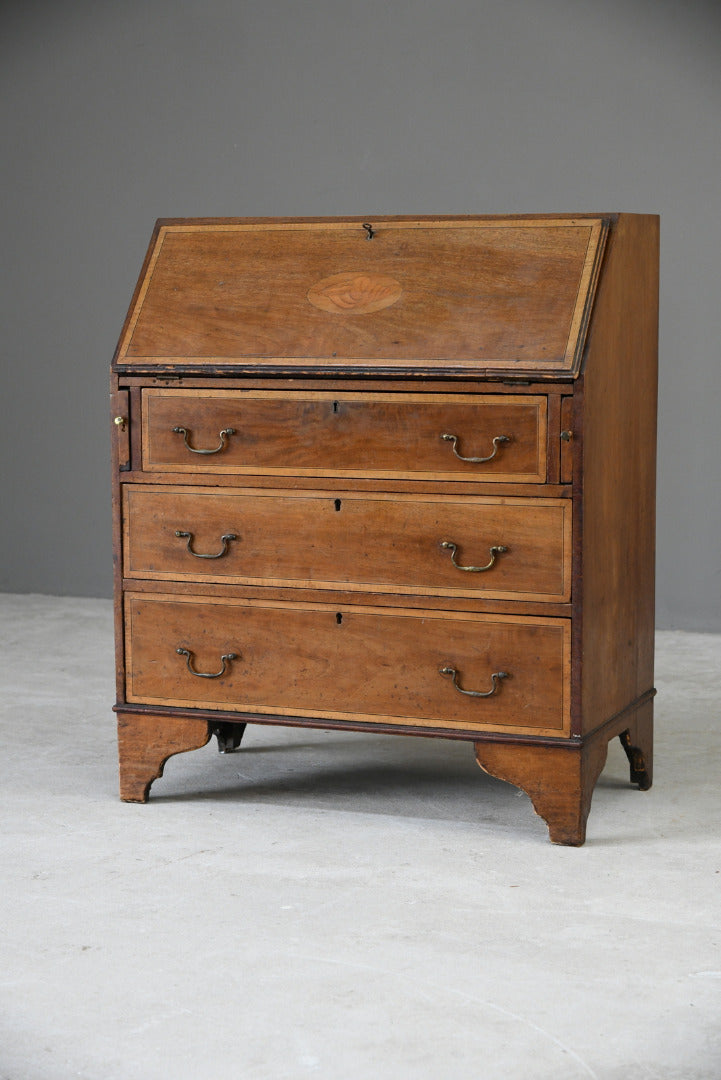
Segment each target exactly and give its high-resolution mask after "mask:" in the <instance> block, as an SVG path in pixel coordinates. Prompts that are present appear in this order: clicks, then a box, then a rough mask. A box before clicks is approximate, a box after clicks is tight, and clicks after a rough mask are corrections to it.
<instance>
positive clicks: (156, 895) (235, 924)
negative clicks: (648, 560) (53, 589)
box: [0, 596, 721, 1080]
mask: <svg viewBox="0 0 721 1080" xmlns="http://www.w3.org/2000/svg"><path fill="white" fill-rule="evenodd" d="M0 657H1V658H2V702H1V707H2V721H1V723H0V740H1V743H2V757H1V759H0V769H1V771H2V795H1V798H2V831H1V833H0V846H1V852H2V856H1V867H2V870H1V882H2V884H1V893H0V927H1V930H2V933H1V934H0V986H1V990H0V1077H2V1080H68V1078H70V1077H82V1078H83V1080H136V1078H137V1080H168V1078H172V1080H186V1078H187V1080H238V1078H240V1080H254V1078H270V1080H285V1078H289V1080H295V1078H305V1077H311V1078H313V1077H319V1078H323V1080H326V1078H328V1080H356V1078H357V1080H406V1078H408V1080H515V1078H518V1080H572V1078H573V1080H575V1078H583V1077H596V1078H598V1080H629V1078H633V1080H650V1078H663V1080H672V1078H673V1080H698V1078H704V1080H718V1078H719V1077H721V955H720V944H721V927H720V924H721V828H720V815H719V809H720V806H721V801H720V798H719V750H721V727H720V725H719V711H720V706H721V686H720V684H719V674H720V673H721V637H719V636H712V635H700V634H688V633H669V632H667V633H661V634H659V635H658V676H657V685H658V687H659V697H658V698H657V705H658V708H657V757H656V783H655V786H654V788H653V789H652V790H651V791H650V792H647V793H641V792H638V791H637V790H636V789H634V788H631V787H630V786H629V785H628V783H627V776H628V769H627V765H626V760H625V757H624V755H623V751H622V749H621V747H620V745H619V744H618V742H617V740H616V741H614V743H613V744H612V747H611V751H610V754H609V761H608V764H607V766H606V769H605V771H604V773H603V775H602V777H601V779H600V781H599V784H598V787H597V788H596V793H595V796H594V800H593V808H592V810H591V817H590V820H589V827H588V840H587V843H586V846H585V847H583V848H580V849H572V848H560V847H555V846H552V845H551V844H550V843H549V842H548V840H547V832H546V827H545V825H544V824H543V823H542V822H541V820H540V819H539V818H537V817H535V815H534V814H533V812H532V809H531V805H530V802H529V801H528V799H527V798H526V796H525V795H522V794H520V793H518V792H517V791H516V789H514V788H512V787H510V786H509V785H507V784H503V783H501V782H500V781H496V780H493V779H491V778H490V777H488V776H486V775H485V774H484V773H483V772H481V770H480V769H479V768H478V767H477V766H476V764H475V762H474V760H473V754H472V752H471V749H470V747H468V746H466V745H465V744H461V743H452V742H448V743H445V742H442V741H437V740H426V739H412V738H400V737H399V738H388V737H379V736H376V737H371V736H370V735H358V734H351V733H348V734H345V733H333V732H330V733H329V732H312V731H302V730H301V731H299V730H294V729H290V728H288V729H283V728H269V727H266V728H263V727H258V726H255V727H251V728H249V729H248V732H247V733H246V740H245V742H244V749H243V750H242V751H241V752H240V753H239V754H236V755H228V756H220V755H218V754H217V752H216V750H215V747H214V744H213V745H209V746H208V747H206V748H205V749H204V750H200V751H196V752H194V753H191V754H185V755H181V756H178V757H175V758H172V759H171V760H170V761H169V763H168V765H167V766H166V770H165V776H164V777H163V778H162V779H161V780H158V781H156V783H155V785H154V787H153V789H152V793H151V800H150V802H149V803H148V804H147V805H146V806H134V805H124V804H122V803H120V802H119V801H118V799H117V795H116V790H117V782H116V757H115V741H114V723H113V715H112V713H111V712H110V706H111V704H112V700H113V696H114V683H113V670H112V664H113V655H112V624H111V608H110V604H109V603H108V602H106V601H99V600H72V599H71V600H68V599H54V598H47V597H36V596H33V597H20V596H6V597H2V598H0Z"/></svg>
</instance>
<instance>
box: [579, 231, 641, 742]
mask: <svg viewBox="0 0 721 1080" xmlns="http://www.w3.org/2000/svg"><path fill="white" fill-rule="evenodd" d="M657 337H658V218H656V217H652V216H643V215H635V214H634V215H625V214H622V215H620V217H619V222H618V226H617V228H616V229H615V230H614V233H613V234H612V237H611V241H610V246H609V250H608V252H607V259H606V265H605V267H604V271H603V274H602V276H601V280H600V283H599V289H598V295H597V300H596V307H595V309H594V316H593V320H592V324H591V328H590V333H589V345H588V349H587V356H586V361H585V367H584V372H583V375H582V376H581V379H580V381H579V384H578V385H577V387H576V416H577V422H578V425H579V426H580V427H581V429H582V445H581V446H579V447H577V451H576V465H575V466H574V468H575V476H574V483H575V486H576V491H577V496H576V497H577V499H582V519H583V520H582V535H581V536H579V537H578V539H579V540H580V542H581V554H580V567H581V573H580V580H581V589H582V593H581V621H580V622H578V625H577V630H578V631H579V635H580V636H579V635H577V637H576V641H577V645H576V648H577V650H578V652H579V654H580V655H579V660H581V659H582V668H581V685H580V692H581V718H582V730H583V732H588V731H592V730H593V729H594V728H596V727H598V725H599V724H602V723H604V722H605V721H607V720H608V719H609V718H611V717H613V716H614V715H616V714H617V713H619V712H620V711H622V710H624V709H627V708H629V707H630V706H632V705H633V703H634V702H636V701H637V700H638V699H639V698H640V697H641V696H642V695H644V694H649V693H651V692H652V690H653V641H654V551H655V479H656V384H657V372H656V356H657Z"/></svg>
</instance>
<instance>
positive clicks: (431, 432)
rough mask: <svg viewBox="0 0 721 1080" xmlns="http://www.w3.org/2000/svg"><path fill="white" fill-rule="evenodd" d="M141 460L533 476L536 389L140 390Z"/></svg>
mask: <svg viewBox="0 0 721 1080" xmlns="http://www.w3.org/2000/svg"><path fill="white" fill-rule="evenodd" d="M142 401H143V469H145V470H146V471H151V472H193V473H198V472H215V473H233V474H243V473H248V474H250V473H255V474H268V475H274V476H343V477H359V478H372V477H391V478H396V479H403V478H406V479H425V480H477V481H480V482H484V483H487V482H489V481H496V482H515V483H544V482H545V480H546V437H547V403H546V398H545V397H542V396H516V395H510V394H509V395H503V394H498V395H483V394H403V393H401V394H390V393H376V394H372V393H368V394H363V393H348V392H338V393H334V392H329V391H317V392H313V391H307V392H301V391H298V392H294V391H290V392H284V391H275V390H166V389H146V390H144V391H143V398H142Z"/></svg>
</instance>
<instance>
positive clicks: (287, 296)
mask: <svg viewBox="0 0 721 1080" xmlns="http://www.w3.org/2000/svg"><path fill="white" fill-rule="evenodd" d="M657 308H658V219H657V218H656V217H654V216H650V215H635V214H598V215H575V216H571V215H556V216H548V217H540V216H514V217H503V218H500V217H462V218H403V217H393V218H391V217H377V218H374V219H372V220H365V219H360V218H358V219H354V218H344V219H330V218H329V219H318V220H309V219H293V220H276V219H218V220H216V219H208V220H206V219H191V220H184V219H180V220H175V219H172V220H161V221H159V222H158V223H157V225H156V228H155V232H154V234H153V237H152V240H151V243H150V248H149V250H148V253H147V256H146V260H145V264H144V267H143V270H142V273H141V275H140V279H139V281H138V285H137V288H136V291H135V295H134V297H133V300H132V303H131V306H130V310H129V313H128V317H127V319H126V323H125V326H124V329H123V332H122V335H121V338H120V342H119V345H118V348H117V350H116V354H115V358H114V361H113V371H112V390H111V403H112V417H113V421H114V426H113V431H114V438H113V476H114V529H115V588H116V651H117V704H116V706H115V709H116V712H117V717H118V733H119V734H118V737H119V754H120V795H121V798H122V799H124V800H127V801H136V802H137V801H139V802H144V801H145V800H147V798H148V792H149V789H150V785H151V783H152V782H153V781H154V780H155V779H156V778H158V777H159V776H160V775H161V774H162V770H163V765H164V763H165V761H166V760H167V759H168V757H170V756H171V755H172V754H177V753H180V752H181V751H187V750H192V749H195V748H198V747H201V746H203V745H204V744H205V743H207V742H208V740H209V739H210V738H211V736H216V737H217V740H218V745H219V748H220V749H221V750H222V751H224V752H228V751H232V750H236V749H238V748H239V747H240V744H241V739H242V736H243V731H244V729H245V726H246V724H247V723H255V724H269V723H270V724H292V725H300V726H307V727H322V728H336V729H342V728H346V729H349V730H356V731H357V730H364V731H371V732H377V733H378V734H379V735H382V734H384V733H390V734H407V735H416V736H428V737H435V738H451V739H462V740H466V741H468V742H471V743H472V744H473V747H474V751H475V755H476V758H477V760H478V763H479V765H480V766H481V767H482V768H483V769H485V770H486V771H487V772H489V773H491V774H493V775H494V776H497V777H500V778H502V779H504V780H508V781H510V782H511V783H512V784H515V785H517V786H518V787H520V788H522V789H523V790H524V791H526V792H527V793H528V795H529V796H530V798H531V800H532V802H533V805H534V807H535V809H536V810H537V812H538V813H539V814H540V815H541V817H543V818H544V819H545V821H546V822H547V824H548V828H549V832H550V837H551V839H552V840H553V841H555V842H557V843H562V844H576V845H577V844H582V843H583V842H584V839H585V829H586V818H587V816H588V812H589V807H590V803H591V797H592V793H593V789H594V786H595V783H596V781H597V779H598V776H599V774H600V772H601V769H602V768H603V765H604V762H605V758H606V751H607V746H608V742H609V740H610V739H612V738H613V737H615V736H620V738H621V741H622V743H623V745H624V747H625V749H626V752H627V755H628V758H629V762H630V770H631V780H632V782H634V783H636V784H637V785H638V786H639V787H640V788H642V789H645V788H648V787H649V786H650V784H651V767H652V727H653V720H652V717H653V695H654V689H653V626H654V608H653V586H654V479H655V425H656V353H657V322H658V314H657ZM241 752H242V751H241Z"/></svg>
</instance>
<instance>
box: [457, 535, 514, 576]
mask: <svg viewBox="0 0 721 1080" xmlns="http://www.w3.org/2000/svg"><path fill="white" fill-rule="evenodd" d="M441 547H442V548H446V549H447V550H448V551H450V553H451V562H452V563H453V565H454V566H455V568H456V570H465V571H466V572H467V573H469V574H482V573H483V571H484V570H490V569H491V567H492V566H493V565H494V564H495V562H496V556H497V555H502V554H503V553H504V552H505V551H508V548H507V547H506V546H505V545H504V544H494V545H493V547H491V548H489V549H488V554H489V555H490V556H491V561H490V562H488V563H486V565H485V566H461V565H460V563H457V562H456V552H457V551H458V545H457V544H454V543H453V541H452V540H441Z"/></svg>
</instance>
